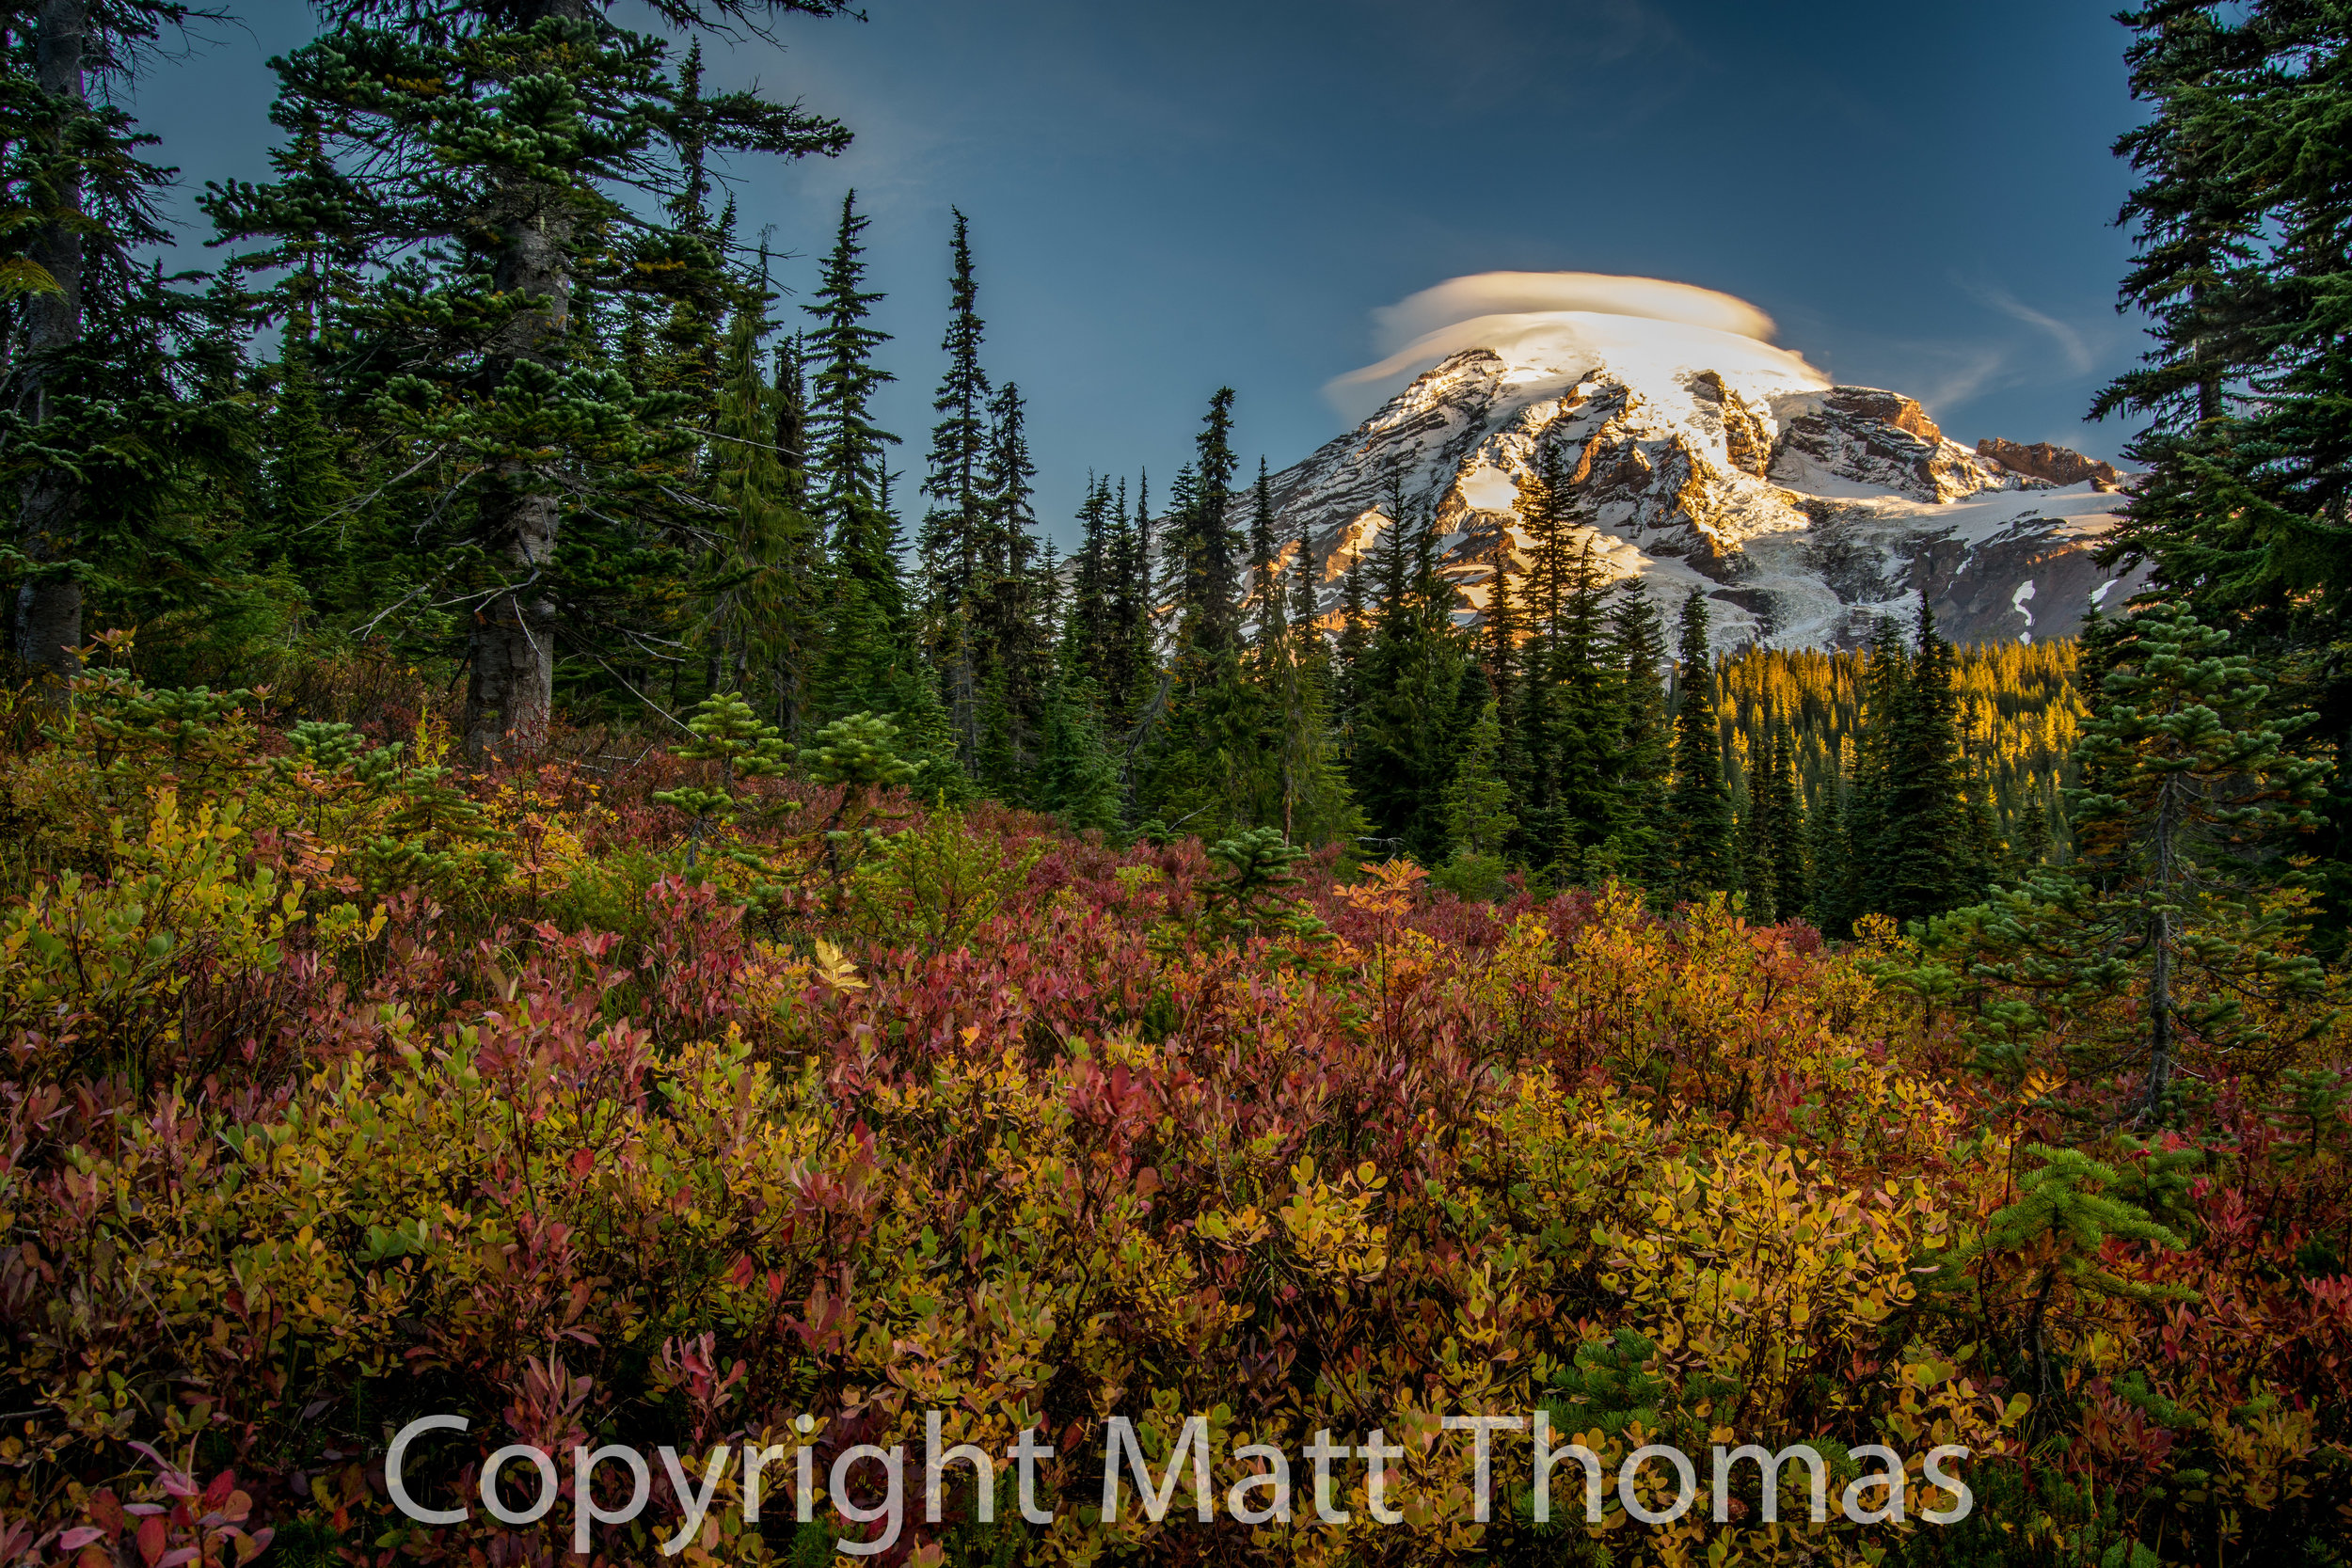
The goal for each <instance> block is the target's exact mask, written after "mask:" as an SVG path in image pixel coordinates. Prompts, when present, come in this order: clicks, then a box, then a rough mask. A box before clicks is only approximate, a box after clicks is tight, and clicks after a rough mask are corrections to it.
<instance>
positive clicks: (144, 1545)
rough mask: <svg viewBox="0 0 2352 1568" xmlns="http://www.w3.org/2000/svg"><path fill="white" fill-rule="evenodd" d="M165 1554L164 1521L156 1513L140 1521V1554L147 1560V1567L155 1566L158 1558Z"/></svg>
mask: <svg viewBox="0 0 2352 1568" xmlns="http://www.w3.org/2000/svg"><path fill="white" fill-rule="evenodd" d="M163 1555H164V1522H163V1520H162V1519H161V1518H160V1517H158V1516H157V1515H155V1514H152V1513H151V1514H149V1515H148V1516H147V1517H146V1518H144V1519H141V1520H140V1521H139V1556H141V1557H143V1558H145V1559H146V1560H147V1568H155V1563H156V1560H157V1559H159V1558H161V1557H162V1556H163Z"/></svg>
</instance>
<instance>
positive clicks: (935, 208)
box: [135, 0, 2139, 542]
mask: <svg viewBox="0 0 2352 1568" xmlns="http://www.w3.org/2000/svg"><path fill="white" fill-rule="evenodd" d="M230 3H231V4H232V5H233V4H234V3H235V0H230ZM2111 10H2112V0H1974V3H1971V4H1968V5H1955V4H1932V3H1930V4H1915V5H1910V6H1894V7H1889V6H1885V5H1883V4H1871V5H1864V4H1860V3H1853V0H1804V3H1779V0H1747V3H1744V4H1739V3H1734V4H1717V3H1703V0H1549V3H1537V0H1420V3H1409V4H1408V3H1406V0H1254V3H1251V0H1189V3H1186V4H1182V5H1159V4H1149V3H1137V0H868V3H867V4H866V12H867V15H868V16H869V18H870V20H869V21H867V22H866V23H863V24H861V23H856V22H850V21H843V20H830V21H811V20H808V19H806V18H791V19H788V20H787V21H785V22H784V23H782V24H780V25H779V26H778V27H777V29H776V34H777V37H778V39H779V40H780V41H781V42H782V43H783V44H784V45H785V47H784V48H783V49H782V50H778V49H776V48H773V47H771V46H769V45H767V44H763V43H760V42H757V41H754V40H739V42H737V43H735V44H732V45H723V46H720V47H718V48H715V49H713V50H712V51H711V60H710V68H711V74H712V75H713V77H714V78H716V79H718V80H720V81H722V82H724V83H727V84H729V85H743V84H748V83H750V82H753V81H756V82H758V83H759V84H761V85H762V86H764V87H767V88H768V89H770V90H771V92H772V93H774V94H776V95H777V96H781V97H786V98H793V97H797V98H800V99H802V100H803V102H804V103H806V105H807V106H808V107H809V108H811V109H814V110H817V111H819V112H822V113H826V114H830V115H834V116H836V117H838V118H839V119H843V120H844V121H846V122H847V123H848V124H849V126H850V128H851V129H852V130H853V131H854V132H855V133H856V135H857V140H856V143H855V145H854V146H853V147H852V148H851V149H850V151H849V152H847V153H846V154H844V155H843V156H841V157H840V158H837V159H819V160H812V161H808V162H804V163H802V164H798V165H792V166H776V165H767V166H742V167H739V168H738V169H737V170H735V175H736V178H737V191H738V197H739V201H740V203H741V207H742V212H743V214H744V219H745V224H746V227H747V229H749V230H758V229H760V228H762V227H771V229H772V231H773V238H774V242H775V243H776V244H777V245H779V246H780V247H782V248H785V249H787V250H789V251H792V252H795V253H797V259H796V260H793V261H787V263H785V265H784V267H783V268H782V271H781V277H782V278H783V280H784V281H786V282H787V283H788V284H791V285H794V286H796V287H800V288H803V289H805V288H807V287H808V286H810V285H812V284H813V282H814V278H815V274H816V264H817V259H818V256H819V254H820V253H821V252H822V250H823V248H824V246H825V245H826V244H827V243H828V241H829V239H830V233H831V227H832V223H833V220H834V214H835V213H836V212H837V210H838V205H839V202H840V198H841V194H842V192H843V190H844V189H846V188H848V187H850V186H851V185H854V186H855V187H856V188H857V189H858V192H859V200H860V205H861V206H862V207H863V208H865V209H866V210H867V211H869V212H870V213H871V214H872V216H873V220H874V221H873V227H872V229H871V230H869V232H868V236H867V237H868V241H869V243H870V245H871V252H870V257H869V259H870V261H871V262H872V265H873V272H872V281H873V286H875V287H879V288H882V289H883V290H886V291H887V292H888V293H889V296H890V297H889V298H888V299H887V300H886V301H885V302H884V303H883V304H882V307H881V308H880V309H879V311H878V318H879V325H882V327H883V328H884V329H886V330H888V331H890V332H892V333H894V334H896V339H897V341H894V342H893V343H891V344H890V345H888V347H887V348H886V349H885V351H884V354H885V363H886V364H887V366H888V368H890V369H892V370H893V371H895V372H897V374H898V378H899V379H898V384H897V385H896V386H895V387H894V388H890V389H889V392H888V394H887V395H886V397H885V399H884V401H883V404H882V416H883V420H884V422H885V424H886V425H887V427H888V428H891V429H893V430H896V431H897V432H898V434H899V435H901V436H904V437H905V446H904V447H902V448H901V449H900V457H901V458H902V460H903V463H904V467H906V469H907V478H906V484H907V486H908V487H909V488H910V489H911V488H912V485H913V484H914V482H915V481H916V480H918V479H919V478H920V470H921V453H922V451H923V450H924V447H925V445H926V443H927V437H928V432H929V426H930V420H931V417H932V416H931V413H930V396H931V387H932V383H933V382H934V380H935V379H936V377H937V375H938V372H939V368H940V363H941V359H940V355H939V348H938V345H939V338H940V334H941V331H942V328H943V326H944V325H945V311H946V245H947V230H948V224H949V215H948V209H949V207H950V206H951V205H952V206H958V207H961V209H962V210H963V211H964V212H965V214H968V215H969V216H970V218H971V220H972V231H973V242H974V248H975V251H976V254H977V265H978V268H979V281H980V309H981V314H982V315H983V316H984V317H985V318H986V320H987V323H988V348H987V360H988V366H989V369H990V371H991V372H992V374H993V375H994V376H996V377H997V378H998V379H999V380H1003V379H1006V378H1010V379H1013V380H1017V381H1018V382H1019V383H1020V384H1021V387H1022V388H1023V391H1024V392H1025V394H1026V396H1027V398H1028V400H1029V403H1030V407H1031V420H1032V424H1031V430H1032V438H1033V441H1034V444H1035V447H1036V450H1037V456H1038V462H1039V467H1040V470H1041V472H1040V491H1041V497H1040V499H1041V511H1042V512H1043V515H1044V516H1045V517H1046V520H1047V522H1048V525H1049V527H1050V528H1051V529H1052V530H1053V531H1054V532H1055V533H1056V534H1057V536H1058V537H1060V538H1062V539H1063V540H1065V542H1066V541H1067V540H1068V538H1069V537H1070V535H1071V533H1072V532H1073V531H1074V530H1073V528H1072V526H1071V524H1070V523H1069V521H1068V518H1069V514H1070V511H1071V509H1072V508H1073V506H1074V505H1075V504H1076V501H1077V499H1078V497H1079V494H1080V491H1081V488H1082V486H1083V483H1084V480H1085V475H1086V473H1087V470H1088V469H1089V468H1095V469H1101V470H1104V471H1108V472H1113V473H1123V474H1132V473H1134V472H1135V471H1136V469H1137V468H1139V467H1149V468H1150V469H1151V470H1152V475H1153V483H1154V487H1155V489H1158V490H1159V491H1160V493H1161V494H1163V495H1164V494H1165V493H1166V492H1165V488H1164V487H1165V484H1166V482H1167V480H1168V477H1169V476H1170V475H1172V474H1173V472H1174V470H1175V468H1176V467H1177V465H1178V464H1179V463H1181V462H1182V461H1184V458H1185V456H1186V455H1187V454H1188V453H1189V451H1190V436H1191V433H1192V431H1193V430H1194V428H1195V427H1196V426H1197V423H1198V420H1199V418H1200V410H1201V408H1202V406H1203V404H1205V403H1206V401H1207V398H1208V395H1209V393H1210V392H1211V391H1212V390H1213V389H1215V388H1216V387H1217V386H1219V385H1223V384H1230V385H1232V387H1233V388H1236V390H1237V393H1238V398H1237V406H1236V414H1237V417H1238V424H1239V429H1238V439H1239V441H1240V444H1241V447H1242V450H1243V451H1244V452H1245V453H1246V461H1248V462H1250V463H1253V464H1254V461H1255V459H1256V457H1257V456H1258V454H1259V453H1261V452H1263V454H1264V455H1265V456H1266V457H1267V458H1268V459H1269V460H1270V461H1271V462H1272V463H1273V465H1274V466H1275V467H1278V468H1279V467H1282V466H1284V465H1285V464H1288V463H1291V462H1294V461H1295V460H1297V459H1298V458H1300V457H1303V456H1305V455H1306V454H1307V453H1308V452H1309V451H1311V450H1312V449H1313V448H1314V447H1316V446H1317V445H1319V444H1320V443H1322V442H1323V441H1325V440H1327V439H1328V438H1329V437H1330V436H1333V435H1336V434H1338V433H1339V432H1340V431H1342V430H1343V429H1345V428H1346V427H1347V425H1348V424H1349V423H1350V422H1351V421H1349V420H1345V419H1343V418H1342V416H1341V415H1340V413H1339V412H1338V411H1336V410H1335V408H1334V406H1333V405H1332V404H1331V403H1330V402H1329V401H1328V400H1327V398H1326V396H1325V395H1324V391H1323V388H1324V387H1325V385H1326V384H1327V382H1328V381H1329V380H1330V379H1331V378H1332V377H1333V376H1335V375H1338V374H1340V373H1342V372H1346V371H1349V370H1352V369H1355V368H1356V367H1358V366H1359V365H1362V364H1364V363H1366V362H1368V361H1369V360H1371V359H1372V358H1374V357H1375V354H1374V352H1373V343H1374V340H1373V333H1372V322H1371V317H1370V312H1371V311H1372V310H1374V309H1376V308H1378V307H1381V306H1384V305H1389V304H1391V303H1393V302H1395V301H1396V300H1398V299H1400V298H1402V297H1403V296H1405V295H1406V294H1408V293H1413V292H1414V291H1416V290H1419V289H1422V288H1426V287H1428V286H1430V285H1432V284H1435V283H1438V282H1440V281H1442V280H1444V279H1445V278H1448V277H1454V276H1457V275H1461V274H1466V273H1476V272H1487V271H1495V270H1506V269H1508V270H1528V271H1543V270H1554V269H1560V270H1574V271H1584V272H1598V273H1622V274H1634V275H1641V276H1646V277H1661V278H1670V279H1674V280H1677V281H1681V282H1686V283H1692V284H1697V285H1701V286H1703V287H1706V288H1709V289H1716V290H1721V291H1724V292H1725V293H1732V294H1736V295H1738V296H1740V298H1742V299H1745V300H1748V301H1750V302H1752V303H1753V304H1755V305H1756V306H1757V307H1759V308H1760V309H1763V310H1764V311H1765V312H1767V313H1768V314H1769V315H1771V316H1772V318H1773V319H1774V320H1775V321H1776V322H1777V323H1778V325H1779V332H1778V337H1777V341H1779V342H1780V343H1781V344H1783V345H1784V346H1786V347H1789V348H1792V349H1795V350H1797V351H1799V352H1801V353H1803V354H1804V356H1806V357H1807V358H1809V359H1810V360H1812V361H1813V362H1814V363H1815V364H1816V365H1818V366H1820V367H1821V368H1822V369H1823V370H1825V371H1827V372H1830V373H1831V374H1832V375H1834V376H1835V377H1836V379H1838V380H1840V381H1843V382H1848V383H1855V384H1861V385H1868V386H1880V387H1888V388H1895V389H1897V390H1899V391H1903V392H1907V393H1910V394H1911V395H1913V396H1915V397H1918V398H1920V399H1921V400H1922V401H1924V402H1925V403H1926V404H1928V405H1929V407H1930V409H1931V411H1932V412H1933V414H1934V415H1935V416H1936V418H1937V419H1938V420H1940V421H1941V422H1942V423H1943V424H1944V425H1945V427H1946V429H1947V432H1948V433H1949V434H1951V435H1952V436H1955V437H1957V438H1959V439H1961V440H1963V441H1971V442H1972V441H1974V440H1975V439H1976V438H1977V437H1979V436H2008V437H2010V438H2012V439H2017V440H2026V441H2033V440H2052V441H2058V442H2061V443H2064V444H2066V445H2071V446H2074V447H2077V448H2079V449H2081V450H2083V451H2090V452H2092V453H2094V454H2096V455H2100V456H2106V457H2113V456H2116V455H2117V454H2118V452H2119V449H2120V448H2121V447H2122V444H2123V442H2124V440H2125V439H2126V438H2127V436H2128V434H2129V433H2128V431H2126V430H2124V429H2122V428H2121V427H2119V426H2118V425H2116V424H2115V423H2113V422H2109V423H2107V424H2105V425H2097V426H2094V425H2089V424H2086V423H2085V422H2084V420H2083V415H2084V411H2085V409H2086V408H2087V407H2088V405H2089V404H2090V399H2091V396H2092V394H2093V392H2094V391H2095V390H2096V389H2097V388H2098V387H2099V386H2100V385H2101V384H2102V383H2103V382H2104V381H2105V380H2106V378H2107V377H2108V376H2109V375H2111V374H2112V373H2114V372H2116V371H2117V370H2119V369H2122V367H2124V366H2125V365H2127V364H2129V363H2130V362H2131V360H2132V358H2133V356H2135V355H2137V353H2138V349H2139V329H2138V326H2137V323H2136V321H2134V320H2131V319H2127V318H2122V317H2119V316H2118V315H2117V314H2116V313H2115V309H2114V304H2113V301H2114V292H2115V279H2116V278H2117V277H2118V276H2119V275H2120V274H2121V272H2122V267H2123V265H2124V262H2125V259H2126V257H2127V255H2128V251H2129V244H2128V239H2127V236H2125V235H2124V234H2123V233H2122V231H2120V230H2116V229H2114V228H2113V227H2112V226H2111V225H2112V219H2113V217H2114V214H2115V211H2116V208H2117V207H2118V205H2119V204H2120V203H2121V201H2122V196H2123V193H2124V191H2125V189H2126V186H2127V184H2128V173H2129V171H2128V170H2127V169H2125V168H2124V167H2123V166H2122V165H2121V164H2120V163H2119V162H2118V161H2117V160H2115V159H2114V158H2113V157H2112V156H2110V154H2109V153H2108V151H2107V148H2108V145H2109V143H2110V142H2112V140H2113V139H2114V137H2115V136H2116V135H2117V134H2119V133H2120V132H2121V131H2122V130H2123V129H2125V128H2126V127H2128V126H2129V125H2130V124H2132V123H2133V120H2134V106H2133V104H2132V103H2131V102H2130V99H2129V96H2128V94H2127V92H2126V91H2125V87H2124V79H2123V70H2122V60H2121V51H2122V43H2123V33H2122V28H2121V27H2119V26H2117V25H2116V24H2114V23H2113V22H2112V21H2111V20H2109V15H2110V12H2111ZM239 14H240V16H241V17H242V24H241V25H238V26H235V27H231V28H227V29H215V30H214V33H213V36H212V39H211V40H210V41H209V42H207V43H204V44H201V45H199V46H198V47H196V48H194V49H192V50H189V51H185V52H183V53H181V54H180V55H178V56H177V57H176V58H172V59H167V60H166V61H164V62H161V63H160V65H159V68H158V69H157V71H155V73H154V74H153V75H152V76H151V79H150V80H149V81H148V83H147V84H145V85H144V86H143V87H141V89H140V92H139V95H138V98H137V100H136V102H135V109H136V111H137V112H138V113H139V115H140V116H141V118H142V119H144V120H145V122H146V123H147V125H148V127H149V128H150V129H151V130H153V131H155V132H157V133H159V134H160V135H163V136H164V138H165V143H164V147H163V150H162V155H163V157H164V159H165V161H167V162H170V163H175V164H177V165H179V166H181V167H182V168H183V180H184V182H185V183H186V184H187V185H188V186H189V187H192V188H193V187H199V186H200V185H201V182H203V181H204V180H206V179H209V178H219V177H222V176H224V175H230V174H235V175H239V176H243V177H246V178H256V177H260V176H262V175H264V174H265V173H266V172H267V169H266V165H265V164H264V162H263V154H264V152H265V150H266V149H267V147H268V146H269V144H270V140H271V128H270V126H269V125H268V122H267V119H266V118H265V117H266V113H267V108H268V102H269V97H270V94H271V91H272V82H273V79H272V77H271V75H270V73H269V72H268V71H267V69H266V67H265V65H264V61H265V60H266V58H267V57H268V55H271V54H274V53H278V52H280V51H283V50H285V49H287V48H290V47H292V46H294V44H297V43H299V42H300V41H302V40H304V39H305V38H307V37H309V36H310V32H311V31H312V22H311V17H310V10H309V8H308V7H306V6H303V5H300V4H297V3H295V0H262V3H255V0H247V3H246V5H245V6H243V7H242V8H240V12H239ZM615 15H616V18H618V19H619V20H621V21H622V22H623V23H624V24H630V23H631V22H632V21H633V20H634V19H632V18H631V17H630V15H629V7H628V4H627V0H623V3H622V4H621V5H620V6H619V7H618V8H616V11H615ZM786 303H787V309H789V308H790V307H791V306H792V305H794V304H796V303H797V300H787V302H786ZM910 499H911V498H910Z"/></svg>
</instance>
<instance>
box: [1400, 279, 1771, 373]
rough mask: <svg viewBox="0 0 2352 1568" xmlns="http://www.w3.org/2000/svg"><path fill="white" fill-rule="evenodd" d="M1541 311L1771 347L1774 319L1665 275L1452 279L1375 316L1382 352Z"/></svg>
mask: <svg viewBox="0 0 2352 1568" xmlns="http://www.w3.org/2000/svg"><path fill="white" fill-rule="evenodd" d="M1536 310H1585V311H1590V312H1591V313H1593V314H1594V315H1598V316H1642V317H1645V318H1646V319H1648V320H1650V321H1661V322H1681V323H1682V324H1683V325H1686V326H1707V327H1712V328H1714V330H1716V331H1718V332H1736V333H1738V334H1739V335H1740V337H1742V338H1754V339H1756V341H1759V342H1767V343H1769V342H1771V341H1772V317H1770V316H1768V315H1766V314H1765V313H1764V312H1763V311H1761V310H1759V309H1756V307H1755V306H1753V305H1750V304H1749V303H1748V302H1747V301H1746V300H1744V299H1735V298H1733V297H1732V296H1731V295H1729V294H1724V293H1716V292H1715V291H1714V290H1712V289H1701V288H1698V287H1696V286H1694V285H1692V284H1689V283H1669V282H1667V281H1666V280H1665V279H1664V278H1662V277H1610V276H1609V275H1608V274H1606V273H1598V272H1481V273H1473V274H1471V275H1470V277H1449V278H1447V279H1446V280H1445V281H1444V282H1442V283H1440V284H1438V286H1437V287H1436V288H1434V289H1423V290H1422V292H1421V293H1417V294H1408V295H1406V297H1405V298H1404V299H1401V300H1399V301H1398V302H1397V303H1395V304H1394V305H1390V306H1384V307H1382V308H1381V309H1377V310H1375V311H1374V312H1373V313H1372V319H1373V322H1374V324H1375V325H1376V326H1377V327H1378V329H1379V340H1380V348H1381V350H1382V352H1383V353H1387V354H1394V353H1396V352H1397V351H1399V350H1400V349H1404V348H1406V347H1409V346H1410V345H1411V344H1412V342H1413V341H1414V340H1415V339H1417V338H1422V337H1425V336H1427V335H1428V334H1429V333H1432V332H1435V331H1437V330H1438V329H1439V328H1441V327H1447V326H1453V325H1456V324H1458V323H1461V322H1466V321H1469V320H1470V319H1471V318H1473V317H1477V316H1515V315H1520V314H1523V313H1526V312H1529V311H1536Z"/></svg>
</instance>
